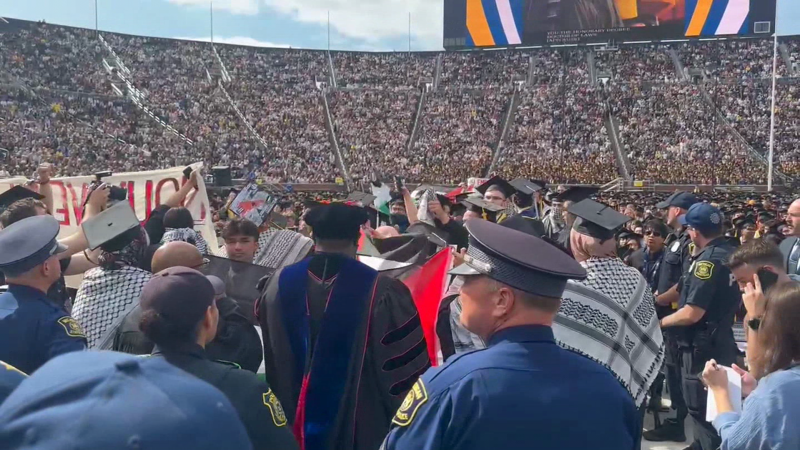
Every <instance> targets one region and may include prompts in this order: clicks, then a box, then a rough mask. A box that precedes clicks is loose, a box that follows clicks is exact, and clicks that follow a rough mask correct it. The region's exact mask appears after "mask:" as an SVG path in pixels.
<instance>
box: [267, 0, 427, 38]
mask: <svg viewBox="0 0 800 450" xmlns="http://www.w3.org/2000/svg"><path fill="white" fill-rule="evenodd" d="M262 1H263V2H264V3H265V4H266V5H267V6H269V7H270V8H271V9H272V10H274V11H277V12H280V13H283V14H288V15H290V16H291V17H292V18H294V19H295V20H297V21H299V22H305V23H314V24H323V25H324V24H327V22H328V11H330V20H331V28H333V29H335V30H336V31H337V32H338V33H340V34H342V35H343V36H346V37H350V38H355V39H363V40H367V41H377V40H380V39H386V38H398V37H404V36H408V13H409V12H410V13H411V35H412V37H413V38H414V40H415V41H416V44H415V45H416V46H419V45H420V44H422V45H423V46H424V47H425V48H431V47H434V48H440V47H441V45H442V26H443V25H442V20H443V17H442V16H443V2H441V1H431V0H262Z"/></svg>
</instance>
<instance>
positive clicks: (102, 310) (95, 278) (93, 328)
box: [72, 266, 152, 348]
mask: <svg viewBox="0 0 800 450" xmlns="http://www.w3.org/2000/svg"><path fill="white" fill-rule="evenodd" d="M151 277H152V274H151V273H150V272H148V271H146V270H142V269H139V268H137V267H131V266H123V267H120V268H117V269H106V268H102V267H96V268H94V269H91V270H89V271H88V272H86V274H84V276H83V281H82V282H81V286H80V288H79V289H78V294H77V296H76V297H75V303H74V305H73V307H72V317H73V318H74V319H75V320H77V321H78V323H80V324H81V326H82V327H83V330H84V332H85V333H86V339H87V340H88V343H89V348H93V347H94V346H95V345H96V344H97V342H98V341H99V340H100V338H101V337H102V336H104V335H105V333H106V330H107V329H108V328H109V327H111V326H112V325H113V324H114V323H115V322H116V320H117V318H118V317H119V316H120V315H121V314H122V313H123V312H124V311H125V310H126V309H127V308H128V307H129V306H130V305H131V304H133V303H134V302H138V301H139V295H140V294H141V292H142V288H144V285H145V284H146V283H147V282H148V281H149V280H150V278H151Z"/></svg>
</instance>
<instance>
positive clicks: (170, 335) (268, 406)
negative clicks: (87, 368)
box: [139, 267, 298, 450]
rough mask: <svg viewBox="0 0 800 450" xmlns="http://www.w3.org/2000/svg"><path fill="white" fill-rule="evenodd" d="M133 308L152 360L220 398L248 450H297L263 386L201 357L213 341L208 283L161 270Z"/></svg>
mask: <svg viewBox="0 0 800 450" xmlns="http://www.w3.org/2000/svg"><path fill="white" fill-rule="evenodd" d="M139 303H140V305H141V309H142V315H141V319H140V321H139V328H140V329H141V330H142V332H143V333H144V334H145V336H147V338H148V339H149V340H150V341H152V342H153V343H155V345H156V347H155V349H154V351H153V357H162V358H164V359H166V360H167V362H169V363H170V364H172V365H173V366H175V367H177V368H179V369H181V370H183V371H184V372H187V373H189V374H191V375H194V376H195V377H197V378H199V379H201V380H203V381H205V382H207V383H208V384H210V385H212V386H214V387H215V388H217V389H219V390H220V391H221V392H222V393H223V394H225V396H227V397H228V399H229V400H230V401H231V404H233V407H234V408H235V409H236V412H238V413H239V418H240V419H241V420H242V423H243V424H244V426H245V428H246V429H247V434H248V435H249V436H250V440H251V441H252V443H253V448H254V449H276V450H284V449H287V450H294V449H297V448H298V445H297V441H296V440H295V438H294V436H293V435H292V431H291V428H290V427H289V426H288V418H287V417H286V413H285V412H284V411H283V407H282V406H281V403H280V401H279V400H278V398H277V397H276V396H275V394H274V393H273V392H272V389H271V388H270V387H269V385H268V384H267V383H266V382H265V381H261V380H260V379H259V378H258V376H257V375H256V374H254V373H252V372H249V371H247V370H242V369H241V368H240V367H239V366H238V365H237V364H235V363H225V362H222V361H214V360H212V359H211V358H210V357H209V356H208V354H207V353H206V350H205V347H206V346H207V345H208V344H209V343H211V342H212V341H213V340H214V338H215V337H216V335H217V325H218V322H219V315H220V312H219V309H218V308H217V295H216V294H215V291H214V285H213V284H212V281H211V280H210V279H209V278H208V277H206V276H205V275H203V274H202V273H200V272H198V271H196V270H194V269H191V268H188V267H171V268H169V269H165V270H162V271H161V272H158V273H156V274H155V275H153V278H151V279H150V281H148V282H147V284H146V285H145V286H144V288H143V289H142V296H141V298H140V302H139Z"/></svg>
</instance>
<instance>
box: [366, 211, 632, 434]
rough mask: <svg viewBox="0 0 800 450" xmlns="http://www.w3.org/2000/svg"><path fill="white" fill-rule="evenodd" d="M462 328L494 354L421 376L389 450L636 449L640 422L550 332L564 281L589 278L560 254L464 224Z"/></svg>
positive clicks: (627, 403) (627, 400)
mask: <svg viewBox="0 0 800 450" xmlns="http://www.w3.org/2000/svg"><path fill="white" fill-rule="evenodd" d="M466 227H467V230H468V231H469V233H470V247H469V250H468V252H467V255H466V258H465V264H462V265H461V266H459V267H457V268H456V269H454V270H453V272H452V273H453V274H455V275H461V276H464V278H465V280H464V284H463V287H462V288H461V294H460V295H461V302H462V307H463V310H462V313H461V321H462V323H463V324H464V326H465V327H466V328H467V329H468V330H470V331H471V332H473V333H476V334H478V335H479V336H481V338H483V339H484V340H486V342H487V344H488V347H487V348H486V349H484V350H477V351H474V352H470V353H465V354H461V355H457V356H455V357H453V358H451V359H450V360H448V362H447V364H445V365H444V366H442V367H437V368H432V369H429V370H428V371H427V372H425V373H424V374H423V375H422V377H420V379H419V380H418V381H417V382H416V383H415V384H414V386H413V387H412V388H411V391H410V392H409V393H408V395H407V397H406V398H405V400H404V401H403V403H402V405H401V406H400V409H398V411H397V413H396V415H395V417H394V419H393V420H392V423H393V425H392V429H391V431H390V432H389V435H388V436H387V437H386V439H385V440H384V442H383V445H382V449H384V450H412V449H413V450H439V449H442V450H444V449H447V450H472V449H476V450H477V449H481V450H484V449H502V450H516V449H530V448H536V449H537V450H573V449H574V450H584V449H588V448H591V449H614V450H630V449H633V448H635V447H636V444H637V442H636V441H637V440H638V438H637V436H639V435H640V433H641V432H640V430H641V424H640V419H639V414H638V412H637V409H636V406H635V405H634V403H633V400H632V399H631V396H630V394H628V392H627V391H626V390H625V389H624V388H623V387H622V385H621V384H620V383H619V381H617V380H616V379H615V378H614V376H613V375H612V374H611V372H610V371H609V370H608V369H606V368H605V367H603V366H601V365H600V364H597V363H595V362H594V361H591V360H590V359H588V358H585V357H583V356H580V355H578V354H576V353H573V352H571V351H569V350H565V349H563V348H561V347H559V346H558V345H557V344H556V342H555V340H554V338H553V330H552V328H551V326H552V324H553V320H554V319H555V316H556V313H557V312H558V309H559V306H560V304H561V300H560V298H561V295H562V294H563V292H564V288H565V287H566V284H567V280H568V279H582V278H585V277H586V272H585V270H584V269H583V268H582V267H581V266H580V265H579V264H578V263H577V262H576V261H575V260H574V259H572V258H571V257H569V256H568V255H567V254H566V253H564V252H563V251H561V250H559V249H557V248H556V247H555V246H553V245H551V244H548V243H547V242H545V241H543V240H541V239H539V238H536V237H534V236H530V235H528V234H525V233H522V232H519V231H516V230H513V229H508V228H505V227H503V226H500V225H497V224H493V223H490V222H487V221H484V220H480V219H473V220H470V221H469V222H467V225H466Z"/></svg>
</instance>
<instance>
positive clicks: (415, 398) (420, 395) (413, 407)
mask: <svg viewBox="0 0 800 450" xmlns="http://www.w3.org/2000/svg"><path fill="white" fill-rule="evenodd" d="M427 401H428V391H427V390H426V389H425V384H423V383H422V380H417V382H416V383H414V386H413V387H412V388H411V390H410V391H408V395H406V398H405V400H403V404H401V405H400V409H398V410H397V414H395V415H394V418H393V419H392V423H393V424H395V425H399V426H401V427H407V426H408V425H410V424H411V422H412V421H413V420H414V416H416V415H417V411H418V410H419V407H420V406H422V405H423V404H425V402H427Z"/></svg>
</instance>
